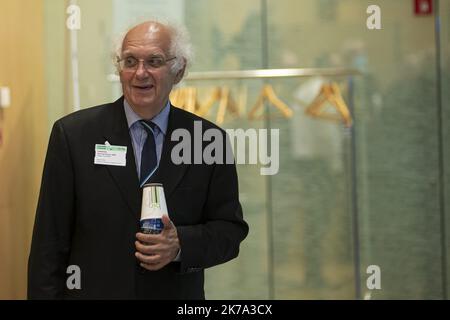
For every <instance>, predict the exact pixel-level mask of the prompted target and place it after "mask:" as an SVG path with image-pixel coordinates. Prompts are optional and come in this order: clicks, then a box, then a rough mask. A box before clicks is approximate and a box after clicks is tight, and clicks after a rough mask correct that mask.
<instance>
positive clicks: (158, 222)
mask: <svg viewBox="0 0 450 320" xmlns="http://www.w3.org/2000/svg"><path fill="white" fill-rule="evenodd" d="M163 229H164V224H163V222H162V219H161V218H150V219H143V220H141V232H142V233H150V234H157V233H161V231H162V230H163Z"/></svg>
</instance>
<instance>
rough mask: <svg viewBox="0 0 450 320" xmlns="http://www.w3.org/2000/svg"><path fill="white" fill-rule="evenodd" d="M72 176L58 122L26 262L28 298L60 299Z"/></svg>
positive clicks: (71, 215) (71, 205) (71, 214)
mask: <svg viewBox="0 0 450 320" xmlns="http://www.w3.org/2000/svg"><path fill="white" fill-rule="evenodd" d="M73 185H74V174H73V167H72V161H71V157H70V150H69V146H68V143H67V137H66V134H65V132H64V129H63V126H62V123H61V122H60V121H58V122H56V123H55V125H54V126H53V129H52V132H51V135H50V141H49V145H48V150H47V156H46V159H45V164H44V172H43V175H42V183H41V189H40V194H39V201H38V206H37V210H36V217H35V223H34V229H33V238H32V243H31V250H30V256H29V260H28V299H61V298H62V297H63V292H64V288H65V285H66V283H65V279H66V268H67V261H68V257H69V253H70V239H71V229H72V223H73V218H74V187H73Z"/></svg>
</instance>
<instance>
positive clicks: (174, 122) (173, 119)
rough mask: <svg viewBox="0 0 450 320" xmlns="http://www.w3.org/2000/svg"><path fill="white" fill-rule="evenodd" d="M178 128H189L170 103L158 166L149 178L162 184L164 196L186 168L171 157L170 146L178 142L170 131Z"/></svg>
mask: <svg viewBox="0 0 450 320" xmlns="http://www.w3.org/2000/svg"><path fill="white" fill-rule="evenodd" d="M191 126H192V124H191ZM178 128H184V129H188V130H189V129H190V128H189V124H185V123H183V121H182V118H181V117H180V115H179V114H178V111H177V109H176V108H175V107H174V106H172V105H171V106H170V114H169V123H168V126H167V132H166V136H165V137H164V144H163V149H162V153H161V160H160V162H159V168H158V170H157V171H156V173H155V175H154V176H152V177H151V178H150V181H151V182H159V183H162V184H163V187H164V194H165V196H166V198H169V197H170V195H171V194H172V192H173V191H174V190H175V187H176V186H177V185H178V184H179V182H180V181H181V179H182V178H183V176H184V174H185V173H186V170H187V168H188V164H179V165H176V164H174V163H173V161H172V159H171V153H172V148H173V147H174V146H175V145H176V144H177V143H178V142H177V141H172V139H171V136H172V132H173V131H174V130H176V129H178Z"/></svg>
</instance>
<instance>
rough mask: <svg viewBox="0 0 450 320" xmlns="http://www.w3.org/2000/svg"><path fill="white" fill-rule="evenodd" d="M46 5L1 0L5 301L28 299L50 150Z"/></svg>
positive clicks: (0, 205)
mask: <svg viewBox="0 0 450 320" xmlns="http://www.w3.org/2000/svg"><path fill="white" fill-rule="evenodd" d="M43 19H44V15H43V1H42V0H14V1H7V0H0V41H1V43H0V47H1V50H0V86H8V87H10V89H11V106H10V107H9V108H7V109H0V121H1V123H0V128H2V129H1V130H2V131H3V132H2V133H3V144H2V145H1V146H0V299H23V298H25V297H26V270H27V260H28V253H29V247H30V241H31V232H32V227H33V222H34V214H35V208H36V200H37V196H38V191H39V184H40V179H41V174H42V166H43V161H44V156H45V151H46V145H47V129H48V128H47V126H48V123H47V105H46V99H45V92H46V85H45V78H44V64H45V62H44V52H43V50H44V49H43V48H44V33H43V23H44V21H43Z"/></svg>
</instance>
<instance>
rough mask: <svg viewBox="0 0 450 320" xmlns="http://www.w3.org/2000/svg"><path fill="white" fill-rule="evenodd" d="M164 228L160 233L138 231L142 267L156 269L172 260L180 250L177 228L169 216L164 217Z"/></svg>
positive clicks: (137, 244)
mask: <svg viewBox="0 0 450 320" xmlns="http://www.w3.org/2000/svg"><path fill="white" fill-rule="evenodd" d="M162 221H163V224H164V229H163V230H162V232H161V233H160V234H145V233H141V232H139V233H136V238H137V239H138V240H139V241H136V242H135V246H136V250H137V252H136V253H135V255H136V258H137V259H138V260H139V261H140V262H141V267H143V268H145V269H147V270H150V271H156V270H159V269H161V268H162V267H164V266H165V265H167V264H168V263H170V262H172V261H173V259H175V257H176V256H177V254H178V251H179V250H180V242H179V241H178V234H177V229H176V228H175V226H174V225H173V223H172V221H171V220H170V219H169V216H167V215H164V216H163V217H162Z"/></svg>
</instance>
